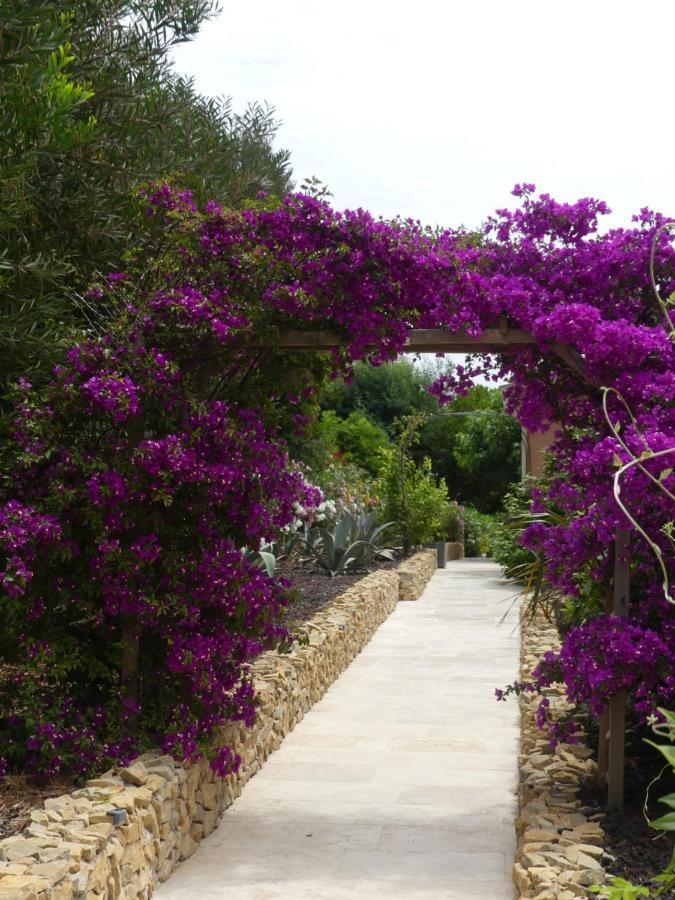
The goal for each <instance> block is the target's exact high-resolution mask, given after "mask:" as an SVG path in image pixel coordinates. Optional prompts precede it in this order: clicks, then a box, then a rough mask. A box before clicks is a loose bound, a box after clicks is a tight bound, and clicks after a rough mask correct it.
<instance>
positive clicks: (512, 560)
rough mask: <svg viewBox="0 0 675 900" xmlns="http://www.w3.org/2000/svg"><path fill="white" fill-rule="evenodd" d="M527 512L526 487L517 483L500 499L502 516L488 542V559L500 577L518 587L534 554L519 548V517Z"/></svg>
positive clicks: (520, 528) (523, 483) (527, 494)
mask: <svg viewBox="0 0 675 900" xmlns="http://www.w3.org/2000/svg"><path fill="white" fill-rule="evenodd" d="M529 508H530V485H529V483H528V482H521V484H520V485H518V486H514V488H513V489H512V490H511V491H509V493H508V494H507V495H506V496H505V497H504V505H503V510H504V512H503V515H502V516H501V518H500V520H499V521H498V522H497V524H496V528H495V532H494V537H493V540H492V555H493V556H494V558H495V560H496V561H497V562H498V563H499V564H500V565H501V566H502V568H503V569H504V574H505V575H507V576H508V577H510V578H514V579H515V580H516V581H518V582H520V583H521V584H523V583H525V584H526V583H527V574H526V571H525V570H526V568H527V567H528V566H529V565H530V564H531V563H532V560H533V557H534V554H533V553H532V551H531V550H527V549H525V547H521V546H520V543H519V541H520V535H521V534H522V532H523V528H524V522H523V516H525V515H527V513H528V512H529Z"/></svg>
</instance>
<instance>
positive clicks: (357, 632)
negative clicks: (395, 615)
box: [0, 550, 436, 900]
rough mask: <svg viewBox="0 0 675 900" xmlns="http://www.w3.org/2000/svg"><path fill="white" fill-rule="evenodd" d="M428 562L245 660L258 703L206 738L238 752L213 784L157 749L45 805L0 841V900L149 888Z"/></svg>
mask: <svg viewBox="0 0 675 900" xmlns="http://www.w3.org/2000/svg"><path fill="white" fill-rule="evenodd" d="M435 560H436V554H435V551H433V550H424V551H421V552H420V553H417V554H416V555H415V556H413V557H411V558H410V559H409V560H406V561H405V562H404V563H402V564H401V566H400V567H399V568H398V569H397V570H390V571H379V572H376V573H374V574H372V575H368V576H366V577H365V578H363V579H362V580H361V581H359V582H358V583H357V584H355V585H354V586H353V587H350V588H349V589H348V590H347V591H345V593H344V594H341V595H340V596H339V597H338V598H337V599H335V600H334V601H333V602H332V603H330V604H329V605H328V606H327V607H326V608H325V609H323V610H321V611H320V612H319V613H318V614H317V615H316V616H315V617H314V618H313V619H312V620H310V621H309V622H307V623H306V625H305V627H304V632H305V635H306V639H307V644H306V645H303V644H295V645H294V647H293V650H292V651H291V653H289V654H287V655H283V656H280V655H278V654H277V653H275V652H272V651H270V652H268V653H265V654H263V655H262V656H260V657H259V658H258V659H257V660H256V661H255V663H254V664H253V667H252V668H253V672H254V676H255V684H256V690H257V693H258V696H259V698H260V704H261V705H260V711H259V714H258V717H257V719H256V723H255V725H254V726H253V727H252V728H246V727H244V726H243V725H239V726H237V725H229V726H227V727H223V728H221V729H219V732H218V735H217V739H218V742H219V744H222V745H224V746H231V747H232V748H233V750H234V751H235V752H237V753H238V754H239V755H240V756H241V759H242V764H241V767H240V769H239V771H238V773H237V774H236V775H229V776H227V777H226V778H224V779H221V778H218V777H217V776H216V775H215V773H214V772H213V770H212V769H211V768H209V766H208V764H207V763H206V762H205V761H204V760H202V761H201V762H199V763H196V764H193V765H190V766H182V765H179V764H176V763H175V762H174V760H173V759H172V758H171V757H169V756H163V755H161V754H160V752H159V751H157V752H156V753H147V754H144V755H143V756H141V757H140V758H139V759H138V760H136V761H135V762H134V763H133V764H132V765H130V766H128V767H126V768H123V769H119V770H117V771H115V770H113V771H110V772H108V773H106V774H105V775H103V776H101V777H99V778H94V779H92V780H90V781H89V782H88V783H87V786H86V787H84V788H82V789H81V790H77V791H74V792H73V793H72V794H65V795H63V796H62V797H55V798H52V799H49V800H46V801H45V804H44V809H41V810H37V811H34V812H33V814H32V823H31V824H30V825H29V826H28V827H27V828H26V829H24V832H23V833H22V834H21V835H16V836H14V837H11V838H7V839H5V840H4V841H1V842H0V900H8V898H13V900H37V898H40V900H70V898H75V900H84V898H88V900H94V898H104V897H105V898H108V897H115V898H116V897H124V898H142V900H145V898H148V897H150V896H151V894H152V890H153V887H154V885H155V883H156V882H157V881H162V880H165V879H166V878H168V877H169V875H170V874H171V872H172V871H173V869H174V868H175V867H176V866H177V865H178V863H179V862H180V861H181V860H183V859H186V858H187V857H188V856H191V855H192V853H194V851H195V850H196V849H197V845H198V843H199V841H200V840H201V839H202V838H203V837H205V836H206V835H207V834H209V833H210V832H211V831H213V829H214V828H215V826H216V823H217V821H218V818H219V816H220V814H221V813H222V812H223V811H224V810H225V809H227V807H228V806H230V804H231V803H232V801H233V800H234V799H235V797H237V796H238V795H239V794H240V793H241V790H242V788H243V786H244V785H245V784H246V782H247V781H248V780H249V778H251V776H253V775H254V774H255V773H256V772H257V771H258V769H259V768H260V766H261V765H262V764H263V763H264V761H265V759H267V757H268V756H269V754H270V753H271V752H273V751H274V750H276V749H277V748H278V747H279V745H280V744H281V742H282V740H283V739H284V737H285V735H286V734H288V732H289V731H291V730H292V729H293V728H294V727H295V725H296V724H297V723H298V722H299V721H300V719H302V717H303V716H304V714H305V713H306V712H307V710H308V709H309V708H310V707H311V706H312V705H313V704H314V703H316V701H317V700H319V699H320V697H321V696H322V695H323V694H324V692H325V691H326V689H327V688H328V687H329V686H330V685H331V684H332V683H333V681H335V679H336V678H337V677H338V676H339V674H340V673H341V672H342V671H343V670H344V669H345V668H346V667H347V665H349V663H350V662H351V660H352V659H353V658H354V657H355V656H356V655H357V654H358V653H359V651H360V650H361V649H362V648H363V647H364V645H365V644H366V643H367V642H368V641H369V640H370V638H371V637H372V635H373V633H374V632H375V631H376V629H377V628H378V626H379V625H380V624H381V623H382V622H383V621H384V620H385V619H386V618H387V617H388V616H389V614H390V613H391V612H392V611H393V609H394V608H395V606H396V603H397V602H398V600H399V596H401V598H402V599H408V600H410V599H416V597H417V596H419V594H420V593H421V592H422V590H423V589H424V586H425V585H426V583H427V581H428V580H429V578H430V577H431V575H432V574H433V572H434V571H435V565H436V562H435ZM415 592H417V593H415ZM113 810H119V811H120V812H115V813H113Z"/></svg>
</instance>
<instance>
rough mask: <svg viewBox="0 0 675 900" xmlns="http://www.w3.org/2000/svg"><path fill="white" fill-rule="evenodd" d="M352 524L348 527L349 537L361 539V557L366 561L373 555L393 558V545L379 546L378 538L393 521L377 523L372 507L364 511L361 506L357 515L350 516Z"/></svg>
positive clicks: (353, 539) (354, 539)
mask: <svg viewBox="0 0 675 900" xmlns="http://www.w3.org/2000/svg"><path fill="white" fill-rule="evenodd" d="M349 518H351V519H352V526H351V529H350V539H351V540H352V541H361V542H362V543H363V544H364V545H365V547H364V553H363V557H364V559H365V560H366V561H369V560H371V559H373V558H374V557H376V556H377V557H380V558H381V559H394V557H395V556H396V550H395V548H394V547H381V546H379V543H378V540H379V538H380V536H381V535H382V534H384V532H385V531H386V530H387V529H388V528H392V527H393V525H394V524H395V522H385V523H384V524H383V525H378V524H377V513H376V511H375V510H374V509H371V510H370V511H368V512H366V510H365V509H363V508H361V509H360V510H359V512H358V513H357V515H355V516H350V517H349Z"/></svg>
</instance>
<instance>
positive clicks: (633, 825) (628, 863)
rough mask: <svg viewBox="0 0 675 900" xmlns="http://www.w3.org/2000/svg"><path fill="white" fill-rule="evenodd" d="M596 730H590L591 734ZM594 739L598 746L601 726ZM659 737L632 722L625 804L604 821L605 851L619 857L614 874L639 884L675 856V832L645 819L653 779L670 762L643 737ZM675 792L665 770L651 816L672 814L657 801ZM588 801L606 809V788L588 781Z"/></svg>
mask: <svg viewBox="0 0 675 900" xmlns="http://www.w3.org/2000/svg"><path fill="white" fill-rule="evenodd" d="M590 731H591V730H590V729H589V732H590ZM593 731H594V732H595V734H592V735H591V734H590V733H589V737H591V736H592V737H593V738H594V739H595V740H594V743H596V746H597V737H596V736H597V728H595V729H593ZM653 737H654V735H653V734H652V733H651V731H649V730H648V729H646V728H641V727H639V726H633V727H631V726H629V727H628V729H627V736H626V775H625V804H624V808H623V810H622V811H621V812H612V813H605V815H604V817H603V818H602V820H601V821H600V825H601V826H602V828H603V829H604V830H605V834H606V836H607V838H606V849H607V851H608V852H609V853H611V854H612V856H614V857H615V861H614V862H611V863H610V864H609V865H608V868H609V870H610V871H611V873H612V874H613V875H618V876H620V877H621V878H625V879H627V880H628V881H632V882H634V883H635V884H645V883H647V882H648V881H649V879H650V878H653V877H654V875H657V874H658V873H659V872H661V871H662V870H663V869H665V867H666V866H667V865H668V863H669V862H670V859H671V857H672V854H673V834H672V832H671V833H670V834H668V833H665V832H662V831H655V830H654V829H653V828H650V827H649V825H648V824H647V821H646V819H645V810H644V805H645V798H646V796H647V788H648V785H649V783H650V781H651V780H652V779H653V778H655V777H656V775H658V773H659V772H660V771H661V769H662V768H663V765H664V764H665V760H664V759H663V757H662V756H661V755H660V754H659V753H658V752H657V751H656V750H654V749H653V748H652V747H650V746H649V745H647V744H645V742H644V738H650V739H652V738H653ZM673 791H675V775H673V773H672V770H669V769H666V771H665V772H664V774H663V777H662V778H661V779H660V780H659V781H658V782H657V783H656V784H654V785H652V787H651V788H650V789H649V801H648V803H647V809H646V815H647V817H648V818H650V819H655V818H658V817H659V816H662V815H665V813H666V812H668V808H667V807H666V806H665V805H664V804H662V803H659V802H658V798H659V797H663V795H664V794H668V793H671V792H673ZM584 799H585V801H586V802H587V803H588V804H589V805H591V806H593V807H594V808H595V809H596V810H597V811H598V812H601V811H602V810H603V809H604V807H605V804H606V799H607V797H606V792H600V791H598V789H597V786H596V785H595V782H593V783H592V784H589V785H587V787H586V790H585V794H584ZM661 896H662V897H668V898H670V900H673V898H675V890H673V891H669V892H668V893H667V894H662V895H661Z"/></svg>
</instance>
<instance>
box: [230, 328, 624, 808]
mask: <svg viewBox="0 0 675 900" xmlns="http://www.w3.org/2000/svg"><path fill="white" fill-rule="evenodd" d="M541 343H542V342H541V341H539V340H538V339H537V338H536V337H535V336H534V335H532V334H530V333H529V332H527V331H523V330H521V329H516V328H510V327H509V324H508V321H507V319H506V318H505V317H502V318H501V319H500V322H499V325H498V327H496V328H486V329H485V330H484V331H483V332H482V333H481V334H480V335H479V336H473V335H468V334H464V333H461V332H452V331H449V330H448V329H445V328H426V329H411V330H410V331H409V333H408V336H407V338H406V342H405V345H404V346H403V347H402V348H401V352H402V353H494V352H500V351H501V352H503V351H504V350H508V349H509V348H517V347H523V346H532V345H535V344H541ZM344 344H345V338H344V337H343V336H342V335H340V334H339V333H338V332H334V331H323V330H316V331H302V330H284V331H282V332H280V333H278V334H277V335H274V336H273V337H269V338H266V339H265V338H264V339H260V340H258V339H256V340H254V341H252V342H250V343H247V347H250V348H251V349H269V350H272V349H276V350H285V351H287V352H297V353H312V352H313V353H318V352H326V351H330V350H332V349H335V348H338V347H341V346H343V345H344ZM546 348H547V350H549V352H552V353H554V354H555V355H556V356H557V357H558V358H559V359H560V360H561V361H562V362H563V363H564V364H565V366H566V367H567V368H568V369H570V370H571V371H572V372H573V373H574V374H575V375H576V376H577V377H578V378H579V379H580V380H581V381H583V382H584V384H585V385H586V387H587V388H590V389H591V390H592V391H593V392H595V391H597V390H598V388H599V385H598V384H597V383H596V382H595V381H594V380H593V379H592V378H591V377H590V376H589V374H588V373H587V371H586V367H585V364H584V360H583V357H582V356H581V355H580V354H579V353H577V352H576V351H575V350H573V349H572V348H571V347H569V346H568V345H566V344H563V343H561V342H559V341H551V342H550V343H547V344H546ZM374 349H375V348H374ZM629 552H630V531H628V530H627V529H618V530H617V533H616V537H615V541H614V545H613V547H612V555H613V558H614V587H613V592H612V597H611V598H609V599H608V601H607V603H606V606H605V612H606V613H611V614H613V615H616V616H622V617H625V616H627V615H628V611H629V606H630V560H629ZM625 733H626V692H625V691H620V692H618V693H617V694H615V695H614V696H613V697H612V698H611V700H610V701H609V703H608V705H607V707H606V708H605V710H604V712H603V715H602V718H601V720H600V737H599V747H598V783H599V784H600V785H601V786H602V787H605V786H606V787H607V802H608V807H609V808H610V809H621V808H622V807H623V803H624V767H625Z"/></svg>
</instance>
